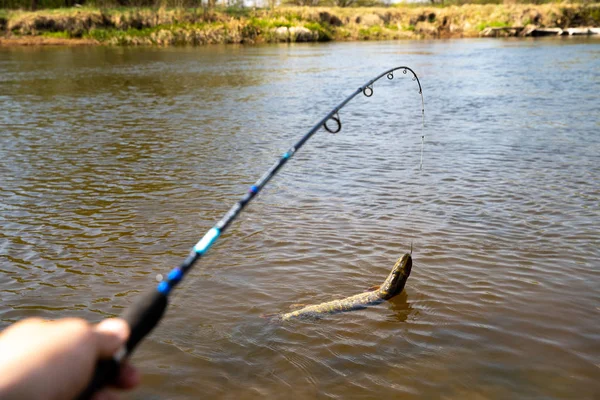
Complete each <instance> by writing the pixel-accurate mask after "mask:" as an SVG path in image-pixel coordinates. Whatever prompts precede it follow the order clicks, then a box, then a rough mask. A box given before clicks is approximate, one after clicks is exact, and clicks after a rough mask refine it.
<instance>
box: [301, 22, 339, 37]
mask: <svg viewBox="0 0 600 400" xmlns="http://www.w3.org/2000/svg"><path fill="white" fill-rule="evenodd" d="M328 25H329V24H324V23H323V24H321V23H318V22H305V23H304V27H305V28H307V29H310V30H311V31H313V32H317V33H318V34H319V38H318V39H317V40H318V41H319V42H329V41H330V40H333V32H332V30H331V28H330V27H329V26H328Z"/></svg>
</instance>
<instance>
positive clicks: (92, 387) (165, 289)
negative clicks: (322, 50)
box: [78, 66, 425, 399]
mask: <svg viewBox="0 0 600 400" xmlns="http://www.w3.org/2000/svg"><path fill="white" fill-rule="evenodd" d="M397 70H402V72H403V74H405V75H406V74H407V73H408V72H410V73H411V74H412V76H413V80H414V81H416V82H417V83H418V85H419V94H420V95H421V106H422V115H423V121H425V101H424V99H423V91H422V88H421V82H420V81H419V78H418V77H417V74H416V73H415V72H414V71H413V70H412V69H410V68H409V67H404V66H402V67H396V68H392V69H390V70H387V71H385V72H384V73H382V74H381V75H379V76H377V77H376V78H374V79H371V80H370V81H369V82H367V83H366V84H364V85H362V86H361V87H359V88H358V89H357V90H355V91H354V93H352V94H351V95H350V96H348V97H347V98H346V99H345V100H344V101H342V102H341V103H340V104H339V105H338V106H337V107H335V108H333V110H331V111H330V112H329V113H328V114H327V115H326V116H325V117H324V118H323V119H321V120H320V121H319V122H317V124H316V125H315V126H313V127H312V128H311V129H310V130H309V131H308V132H307V133H306V134H305V135H304V136H303V137H302V138H301V139H300V140H299V141H298V142H296V144H294V145H293V146H292V147H290V148H289V150H288V151H286V152H285V153H284V154H283V155H282V156H281V157H280V158H279V160H278V161H276V162H275V163H274V164H273V165H272V166H271V167H270V168H269V169H268V170H267V171H266V172H265V173H264V174H263V175H262V176H261V177H260V179H259V180H258V181H256V183H255V184H254V185H252V186H250V188H249V189H248V192H247V193H246V194H245V195H244V196H243V197H242V198H241V200H239V201H238V202H237V203H236V204H235V205H234V206H233V207H231V209H229V211H228V212H227V213H226V214H225V215H224V216H223V218H221V219H220V220H219V221H218V222H217V223H216V224H215V225H214V226H213V227H212V228H210V229H209V230H208V232H206V234H205V235H204V236H203V237H202V239H200V241H199V242H198V243H196V245H195V246H194V247H193V248H192V249H191V251H190V253H189V255H188V257H187V258H186V259H185V260H184V261H183V262H182V263H181V264H180V265H179V267H176V268H174V269H173V270H171V272H169V274H168V275H167V276H166V277H164V278H163V279H162V280H161V282H160V283H159V284H158V286H157V287H155V288H153V289H152V290H150V291H148V292H146V293H144V294H142V295H141V296H140V297H138V298H137V300H136V301H135V302H134V303H133V304H132V305H131V306H130V307H129V308H127V309H126V310H125V312H124V313H123V315H122V316H121V318H123V319H124V320H125V321H127V323H128V325H129V327H130V329H131V333H130V335H129V339H128V340H127V343H126V344H125V346H124V347H123V348H121V349H120V350H119V351H118V352H117V353H116V354H115V355H114V356H113V357H112V358H110V359H105V360H100V361H99V362H98V364H97V365H96V370H95V372H94V376H93V377H92V381H91V382H90V383H89V385H88V386H87V388H86V389H85V390H84V391H83V392H82V393H81V394H80V395H79V397H78V399H89V398H90V397H92V395H93V394H94V393H95V392H96V391H98V390H100V389H101V388H102V387H104V386H106V385H108V384H110V383H112V382H114V381H115V379H116V378H117V376H118V375H119V368H120V364H121V362H122V361H123V360H124V359H125V358H126V357H128V356H129V355H131V353H132V352H133V350H134V349H135V347H136V346H137V345H138V344H139V342H140V341H141V340H142V339H143V338H144V337H145V336H146V335H148V334H149V333H150V331H152V329H154V327H155V326H156V325H157V324H158V322H159V321H160V319H161V318H162V316H163V314H164V312H165V310H166V308H167V304H168V296H169V293H170V292H171V290H172V289H174V288H175V286H177V285H178V284H179V283H180V282H181V281H182V280H183V278H184V276H185V275H186V274H187V273H188V272H189V270H190V269H191V268H192V267H193V266H194V264H195V263H196V262H197V261H198V260H199V259H200V258H202V256H204V254H205V253H206V252H207V251H208V249H209V248H210V247H211V246H212V245H213V244H214V243H215V242H216V241H217V239H218V238H219V237H220V236H221V234H222V233H223V232H225V230H226V229H227V227H228V226H229V225H230V224H231V223H232V222H233V220H234V219H235V218H236V217H237V216H238V215H239V213H240V212H241V211H242V210H243V209H244V208H245V207H246V205H248V203H250V201H252V199H253V198H254V197H255V196H256V195H257V194H258V193H259V192H260V191H261V189H262V188H263V187H264V186H265V185H266V184H267V183H268V182H269V181H270V180H271V178H273V177H274V176H275V175H276V174H277V172H278V171H279V169H280V168H281V167H283V166H284V165H285V163H286V162H288V160H289V159H290V158H292V157H293V156H294V154H295V153H296V152H297V151H298V150H300V148H301V147H302V146H303V145H304V143H306V141H307V140H308V139H310V138H311V137H312V136H313V135H314V134H315V133H316V132H317V131H318V130H319V129H321V127H323V128H324V129H325V130H327V131H329V132H332V133H335V132H339V131H340V130H341V129H342V123H341V121H340V118H339V114H338V112H339V110H341V109H342V108H344V106H345V105H346V104H348V103H349V102H350V101H351V100H352V99H354V97H356V96H357V95H358V94H359V93H363V94H364V95H365V96H367V97H371V96H372V95H373V83H375V82H376V81H378V80H379V79H381V78H382V77H384V76H387V77H388V79H392V78H393V76H394V74H393V73H394V71H397ZM390 76H391V78H390ZM330 120H333V121H335V122H336V123H337V124H338V129H337V130H332V129H330V128H328V127H327V126H326V123H327V121H330Z"/></svg>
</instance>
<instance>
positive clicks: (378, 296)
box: [279, 253, 412, 321]
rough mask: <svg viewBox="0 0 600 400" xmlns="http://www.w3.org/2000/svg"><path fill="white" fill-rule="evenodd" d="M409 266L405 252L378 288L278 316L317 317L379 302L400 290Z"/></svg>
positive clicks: (402, 287) (409, 258)
mask: <svg viewBox="0 0 600 400" xmlns="http://www.w3.org/2000/svg"><path fill="white" fill-rule="evenodd" d="M411 268H412V257H411V256H410V254H408V253H407V254H405V255H403V256H402V257H401V258H400V259H399V260H398V261H397V262H396V264H395V265H394V268H392V272H390V274H389V275H388V277H387V279H386V280H385V281H384V282H383V284H382V285H381V286H380V287H379V289H377V290H374V291H372V292H365V293H359V294H356V295H354V296H350V297H346V298H345V299H342V300H334V301H329V302H326V303H321V304H316V305H312V306H307V307H304V308H301V309H299V310H296V311H292V312H289V313H285V314H280V315H279V318H280V319H281V320H282V321H287V320H289V319H292V318H303V317H318V316H320V315H322V314H333V313H338V312H344V311H352V310H358V309H361V308H365V307H367V306H371V305H375V304H379V303H381V302H383V301H385V300H389V299H391V298H392V297H394V296H396V295H397V294H400V292H402V290H403V289H404V285H405V284H406V280H407V279H408V276H409V275H410V270H411Z"/></svg>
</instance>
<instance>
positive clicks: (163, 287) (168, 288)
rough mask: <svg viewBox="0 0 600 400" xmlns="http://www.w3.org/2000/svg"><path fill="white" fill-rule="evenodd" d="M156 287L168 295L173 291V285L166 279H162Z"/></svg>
mask: <svg viewBox="0 0 600 400" xmlns="http://www.w3.org/2000/svg"><path fill="white" fill-rule="evenodd" d="M156 289H157V290H158V291H159V292H160V293H162V294H164V295H165V296H166V295H168V294H169V292H170V291H171V285H169V283H168V282H166V281H162V282H161V283H159V284H158V286H157V287H156Z"/></svg>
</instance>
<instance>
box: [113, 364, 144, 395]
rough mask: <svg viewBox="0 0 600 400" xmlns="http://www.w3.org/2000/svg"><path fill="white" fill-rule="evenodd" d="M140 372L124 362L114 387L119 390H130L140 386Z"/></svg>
mask: <svg viewBox="0 0 600 400" xmlns="http://www.w3.org/2000/svg"><path fill="white" fill-rule="evenodd" d="M140 381H141V376H140V372H139V371H138V370H137V368H135V367H134V366H133V365H131V364H130V363H129V362H128V361H124V362H123V364H122V365H121V370H120V372H119V377H118V378H117V382H116V383H115V387H117V388H119V389H132V388H134V387H136V386H137V385H139V384H140Z"/></svg>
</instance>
